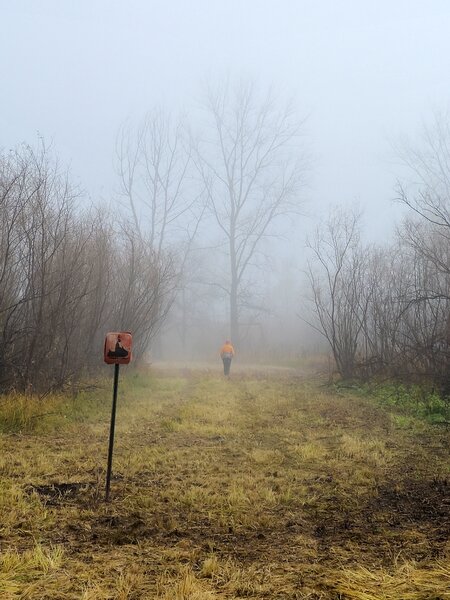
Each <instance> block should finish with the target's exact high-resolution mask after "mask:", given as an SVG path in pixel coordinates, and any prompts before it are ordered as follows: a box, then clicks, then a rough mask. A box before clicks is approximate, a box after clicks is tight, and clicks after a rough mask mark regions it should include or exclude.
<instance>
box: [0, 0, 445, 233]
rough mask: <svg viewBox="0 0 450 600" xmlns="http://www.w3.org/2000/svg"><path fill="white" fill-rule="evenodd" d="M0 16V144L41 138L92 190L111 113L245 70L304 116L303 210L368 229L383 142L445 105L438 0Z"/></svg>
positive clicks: (384, 197) (184, 101)
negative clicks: (357, 217) (306, 175)
mask: <svg viewBox="0 0 450 600" xmlns="http://www.w3.org/2000/svg"><path fill="white" fill-rule="evenodd" d="M0 19H1V21H0V25H1V35H0V72H1V75H2V81H1V88H0V147H3V148H6V149H8V148H12V147H14V146H15V145H16V144H18V143H20V142H21V141H26V142H29V143H32V144H33V143H35V142H36V140H37V136H38V134H39V135H41V136H43V137H44V139H45V140H46V141H47V143H49V142H51V143H52V146H53V149H54V151H55V153H56V154H57V155H58V156H59V157H60V159H61V162H62V163H64V164H69V165H70V169H71V173H72V177H73V178H74V179H75V181H77V182H79V183H80V184H81V185H82V187H83V188H84V189H85V190H86V191H87V192H88V193H89V195H90V196H91V197H92V198H93V199H97V198H103V199H109V198H110V197H111V195H112V194H113V193H114V190H116V189H117V179H116V177H115V175H114V171H113V152H114V142H115V137H116V134H117V130H118V128H119V126H120V125H121V124H122V123H123V122H124V120H125V119H127V118H131V119H139V118H140V117H142V116H143V114H144V113H145V112H146V111H147V110H149V109H150V108H152V107H154V106H155V105H166V106H168V107H169V108H174V109H178V108H185V109H186V112H187V114H189V110H190V109H191V108H192V107H194V106H195V105H196V102H197V101H198V99H199V94H200V90H201V84H202V82H203V81H205V79H206V78H207V77H208V76H210V77H214V78H217V77H221V76H222V74H223V76H225V75H231V76H234V77H242V76H244V77H247V76H248V77H251V78H254V79H256V80H257V81H258V82H259V83H260V84H262V85H269V84H271V83H273V84H274V85H275V88H276V89H279V90H281V92H282V94H283V95H293V96H294V98H295V102H296V105H297V106H298V110H299V113H300V115H309V117H308V119H307V123H306V131H305V133H306V138H305V139H306V142H307V147H309V149H310V151H311V153H312V154H313V156H314V162H313V168H312V171H311V176H310V186H309V189H308V190H306V196H307V197H308V201H309V206H310V209H311V208H312V210H310V212H312V213H314V212H316V207H323V206H326V205H327V204H328V203H339V202H345V203H349V202H350V203H351V202H353V201H355V200H357V201H359V203H360V205H361V206H363V207H365V208H366V220H367V221H368V222H369V223H370V225H371V227H372V235H373V236H374V237H375V238H377V239H382V237H383V236H384V234H385V233H388V232H389V231H390V229H391V228H392V224H393V220H394V217H395V216H396V215H397V214H398V208H395V206H392V203H391V200H392V198H393V197H394V192H393V185H394V182H395V175H396V173H398V172H399V168H398V167H397V166H396V165H395V160H394V155H393V152H392V150H391V147H390V140H391V139H395V138H396V137H398V136H399V135H401V134H408V135H411V136H413V137H414V135H415V134H416V133H417V132H418V131H419V130H420V127H421V123H422V122H423V121H426V120H427V119H428V118H429V117H430V116H431V113H432V111H433V110H434V109H442V108H445V107H447V106H448V104H449V96H450V86H449V83H450V82H449V73H450V36H449V31H450V2H448V0H430V1H429V2H423V0H389V1H388V0H378V1H375V0H372V1H369V0H367V1H364V0H322V1H321V0H315V1H314V0H311V1H306V0H297V1H295V0H270V1H269V0H220V1H219V0H184V1H183V0H172V1H170V0H165V1H159V0H158V1H151V0H148V1H145V0H132V1H127V2H125V1H121V2H119V1H113V0H73V1H69V0H38V1H33V0H28V1H27V0H14V1H11V0H0Z"/></svg>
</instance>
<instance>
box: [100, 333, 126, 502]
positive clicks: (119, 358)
mask: <svg viewBox="0 0 450 600" xmlns="http://www.w3.org/2000/svg"><path fill="white" fill-rule="evenodd" d="M131 343H132V337H131V333H130V332H128V331H126V332H121V333H108V334H107V335H106V339H105V348H104V357H103V358H104V361H105V363H107V364H109V365H114V384H113V401H112V409H111V425H110V428H109V447H108V466H107V469H106V490H105V502H109V493H110V490H111V471H112V459H113V450H114V431H115V427H116V408H117V389H118V387H119V368H120V365H127V364H128V363H129V362H130V360H131Z"/></svg>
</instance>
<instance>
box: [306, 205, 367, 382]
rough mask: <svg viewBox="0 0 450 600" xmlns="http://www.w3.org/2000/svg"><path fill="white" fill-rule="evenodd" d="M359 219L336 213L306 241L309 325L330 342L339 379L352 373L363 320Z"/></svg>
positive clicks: (363, 263) (351, 213) (363, 258)
mask: <svg viewBox="0 0 450 600" xmlns="http://www.w3.org/2000/svg"><path fill="white" fill-rule="evenodd" d="M359 221H360V215H359V214H358V213H357V212H355V211H344V210H338V209H335V211H334V212H333V213H332V214H331V216H330V217H329V219H328V221H327V222H326V223H325V224H324V225H322V226H321V227H319V228H318V229H317V231H316V233H315V236H314V239H313V240H310V241H309V242H308V247H309V248H310V249H311V250H312V255H313V258H312V260H310V261H309V263H308V271H307V275H308V278H309V282H310V286H311V291H312V303H313V309H314V313H315V315H316V317H317V325H315V324H312V325H313V327H314V328H315V329H317V330H318V331H319V332H320V333H321V334H322V335H323V336H325V338H326V339H327V341H328V342H329V344H330V346H331V350H332V352H333V356H334V359H335V362H336V366H337V369H338V371H339V372H340V373H341V375H342V376H343V377H344V378H351V377H353V376H355V374H356V361H357V351H358V343H359V341H360V336H361V332H362V330H363V327H364V323H365V320H366V315H367V309H368V303H369V297H368V296H367V294H366V293H365V283H366V282H365V277H366V266H367V256H366V253H365V252H364V250H363V249H362V247H361V245H360V239H359V237H360V234H359Z"/></svg>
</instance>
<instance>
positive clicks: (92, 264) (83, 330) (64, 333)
mask: <svg viewBox="0 0 450 600" xmlns="http://www.w3.org/2000/svg"><path fill="white" fill-rule="evenodd" d="M79 205H80V200H79V197H78V195H77V193H76V192H75V190H74V189H73V187H72V186H71V184H70V182H69V179H68V177H67V174H65V173H63V172H62V171H61V170H60V168H59V167H58V164H57V163H56V161H55V160H53V159H52V158H50V157H49V155H48V153H47V151H46V150H45V148H41V149H40V150H37V151H36V150H33V149H32V148H30V147H28V146H23V147H21V148H19V149H18V150H16V151H10V152H6V153H3V154H1V155H0V391H5V390H9V389H18V390H30V391H43V390H49V389H54V388H60V387H62V386H64V385H67V384H71V383H76V381H78V380H79V378H80V377H81V376H82V375H84V374H86V373H88V372H89V370H91V369H94V368H96V367H97V366H98V365H99V364H100V362H101V359H102V357H101V353H102V344H103V338H104V335H105V333H106V331H108V330H117V329H119V330H131V331H139V336H136V344H135V347H134V353H135V356H136V357H137V358H139V357H140V356H141V355H142V353H143V351H144V350H145V349H146V348H147V346H148V342H149V340H150V338H151V337H152V336H153V335H154V334H155V332H156V331H157V329H158V327H159V324H160V323H161V321H162V319H163V317H164V315H165V313H166V312H167V310H168V307H169V305H170V302H171V297H172V295H171V292H172V290H173V286H174V279H175V271H174V266H173V260H172V257H171V256H169V255H166V254H163V253H162V252H160V253H155V252H154V250H153V249H152V247H151V245H149V244H147V243H146V240H144V239H142V237H141V235H138V234H137V232H136V230H134V229H133V228H131V227H128V226H127V225H123V224H121V223H120V222H119V221H118V219H116V218H115V217H114V216H111V215H109V214H108V211H106V210H101V209H99V208H96V209H82V208H80V206H79Z"/></svg>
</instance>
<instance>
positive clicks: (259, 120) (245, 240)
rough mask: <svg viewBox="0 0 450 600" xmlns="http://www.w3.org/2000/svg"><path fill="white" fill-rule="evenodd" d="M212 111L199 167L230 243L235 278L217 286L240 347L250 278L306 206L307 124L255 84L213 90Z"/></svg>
mask: <svg viewBox="0 0 450 600" xmlns="http://www.w3.org/2000/svg"><path fill="white" fill-rule="evenodd" d="M206 113H207V118H208V127H207V130H206V131H205V133H204V134H203V137H202V138H201V139H200V141H199V143H198V148H197V152H196V157H195V161H196V165H197V168H198V170H199V173H200V174H201V179H202V182H203V184H204V186H205V189H206V193H207V198H208V205H209V209H210V213H211V215H212V217H213V219H214V221H215V223H216V225H217V227H218V228H219V231H220V233H221V235H222V237H223V240H224V248H225V252H226V256H227V260H228V277H220V279H218V278H216V280H215V285H217V286H220V287H221V288H222V290H223V291H224V293H225V294H226V295H227V298H228V301H229V322H230V334H231V337H232V339H233V340H234V342H235V343H236V344H239V338H240V324H241V320H242V312H243V310H244V308H245V306H246V305H249V304H250V305H251V304H252V302H251V300H250V297H251V293H250V292H251V285H250V281H249V273H250V271H251V270H252V268H253V267H254V266H255V264H256V263H257V262H258V257H259V256H258V254H259V252H260V251H261V246H262V242H263V240H265V239H267V238H268V237H269V236H273V235H274V234H275V228H274V226H275V223H276V222H277V221H278V220H279V218H280V217H282V216H286V215H289V214H292V213H295V212H298V211H299V207H300V206H301V203H300V198H299V188H300V186H301V184H302V183H303V176H304V171H305V160H304V157H301V156H300V153H299V151H298V136H299V134H300V132H301V127H302V123H299V122H298V121H297V120H296V118H295V114H294V112H293V110H292V109H291V107H289V106H288V107H287V108H286V109H285V110H279V108H278V106H277V103H276V100H275V98H274V95H273V93H272V92H271V91H269V92H267V93H266V94H265V95H263V96H262V95H260V94H258V91H257V89H256V87H255V85H253V84H252V83H246V84H241V85H236V86H234V87H231V86H230V85H229V84H225V85H224V86H219V87H217V88H216V89H212V88H210V89H209V90H208V93H207V96H206Z"/></svg>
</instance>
